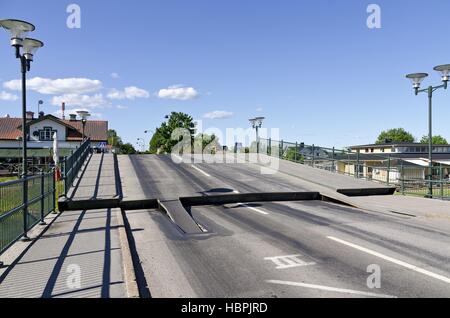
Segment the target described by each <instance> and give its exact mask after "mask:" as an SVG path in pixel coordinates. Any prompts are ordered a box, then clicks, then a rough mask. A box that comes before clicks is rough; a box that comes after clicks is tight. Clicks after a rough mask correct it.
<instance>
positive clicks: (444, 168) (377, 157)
mask: <svg viewBox="0 0 450 318" xmlns="http://www.w3.org/2000/svg"><path fill="white" fill-rule="evenodd" d="M349 151H350V155H348V154H347V155H346V156H342V158H339V159H340V160H339V161H338V162H337V163H336V165H337V167H336V169H337V170H338V171H339V172H341V173H345V174H351V175H353V174H355V173H356V174H358V175H359V177H362V178H367V179H369V180H375V181H380V182H387V181H388V180H389V181H390V182H397V181H399V180H401V179H406V180H425V179H426V178H427V175H428V167H429V160H428V145H426V144H421V143H386V144H368V145H359V146H351V147H349ZM432 151H433V167H434V172H433V174H434V176H435V177H437V178H440V179H446V178H448V174H449V171H450V145H433V148H432Z"/></svg>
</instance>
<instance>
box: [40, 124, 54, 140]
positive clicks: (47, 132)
mask: <svg viewBox="0 0 450 318" xmlns="http://www.w3.org/2000/svg"><path fill="white" fill-rule="evenodd" d="M55 132H56V130H52V127H44V129H42V130H39V140H40V141H52V140H53V134H54V133H55Z"/></svg>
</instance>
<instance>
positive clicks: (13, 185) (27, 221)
mask: <svg viewBox="0 0 450 318" xmlns="http://www.w3.org/2000/svg"><path fill="white" fill-rule="evenodd" d="M89 152H90V141H89V140H86V141H85V142H84V143H83V144H82V145H81V146H80V147H79V148H78V149H77V150H76V151H75V152H74V153H73V154H72V156H70V157H68V158H65V159H64V160H63V161H62V180H63V181H62V182H56V181H55V180H56V172H55V170H52V171H51V172H48V173H44V172H42V173H41V174H40V175H35V176H28V177H26V178H24V179H18V180H13V181H8V182H4V183H0V255H1V254H2V253H3V252H4V251H5V250H7V249H8V248H9V247H10V246H11V245H12V244H14V243H15V242H16V241H17V240H19V239H20V238H21V237H27V233H28V231H29V230H30V229H32V228H33V227H34V226H35V225H36V224H38V223H42V224H44V223H43V222H44V218H45V217H46V216H47V215H48V214H49V213H51V212H53V211H55V210H56V196H57V193H58V194H67V191H68V190H69V187H70V186H71V185H72V183H73V180H74V178H75V177H76V175H77V174H78V172H79V170H80V168H81V166H82V164H83V162H84V161H85V160H86V158H87V156H88V154H89ZM0 265H1V262H0Z"/></svg>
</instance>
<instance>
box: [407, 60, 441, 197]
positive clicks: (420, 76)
mask: <svg viewBox="0 0 450 318" xmlns="http://www.w3.org/2000/svg"><path fill="white" fill-rule="evenodd" d="M434 70H435V71H438V72H440V73H441V75H442V82H443V84H442V85H438V86H428V87H427V88H425V89H420V83H422V81H423V80H424V79H425V78H426V77H428V74H427V73H413V74H408V75H406V78H409V79H410V80H411V81H412V83H413V87H414V92H415V94H416V95H418V94H419V93H427V94H428V181H429V184H428V194H427V197H428V198H432V197H433V182H432V180H433V131H432V121H433V113H432V105H433V93H434V92H435V91H436V90H438V89H440V88H444V89H447V87H448V81H449V79H450V77H449V75H450V64H445V65H439V66H436V67H435V68H434Z"/></svg>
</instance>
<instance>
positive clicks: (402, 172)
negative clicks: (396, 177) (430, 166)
mask: <svg viewBox="0 0 450 318" xmlns="http://www.w3.org/2000/svg"><path fill="white" fill-rule="evenodd" d="M400 169H401V172H400V178H401V191H402V195H405V172H404V170H403V161H402V165H401V168H400Z"/></svg>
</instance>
